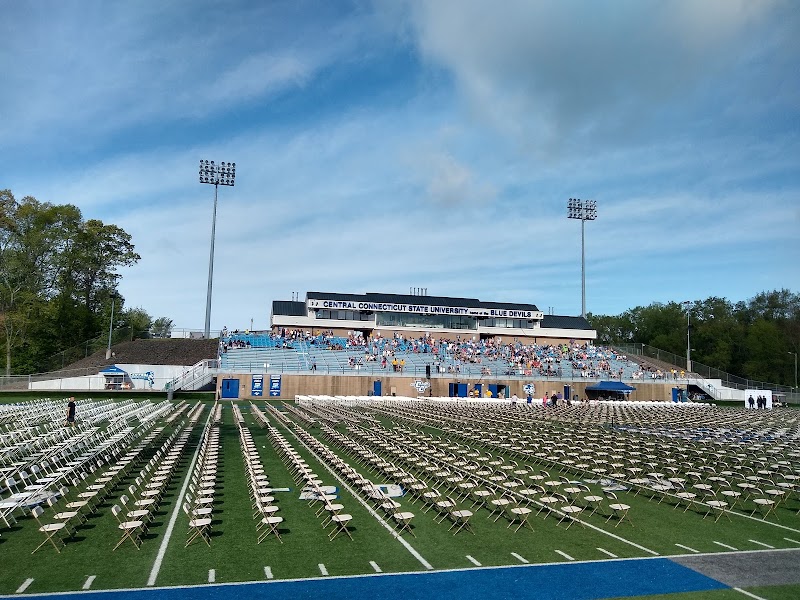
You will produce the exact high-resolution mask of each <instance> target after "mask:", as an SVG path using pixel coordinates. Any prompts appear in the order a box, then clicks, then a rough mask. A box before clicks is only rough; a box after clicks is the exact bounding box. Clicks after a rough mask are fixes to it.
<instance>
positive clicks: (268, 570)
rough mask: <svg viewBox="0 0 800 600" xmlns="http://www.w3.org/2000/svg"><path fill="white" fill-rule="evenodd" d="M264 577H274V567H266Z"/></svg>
mask: <svg viewBox="0 0 800 600" xmlns="http://www.w3.org/2000/svg"><path fill="white" fill-rule="evenodd" d="M264 577H266V578H267V579H272V578H273V577H274V575H273V574H272V567H264Z"/></svg>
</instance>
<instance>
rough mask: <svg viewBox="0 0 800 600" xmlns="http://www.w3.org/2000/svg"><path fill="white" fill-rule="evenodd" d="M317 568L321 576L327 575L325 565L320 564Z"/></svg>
mask: <svg viewBox="0 0 800 600" xmlns="http://www.w3.org/2000/svg"><path fill="white" fill-rule="evenodd" d="M317 566H318V567H319V572H320V573H322V574H323V575H327V574H328V569H326V568H325V565H323V564H322V563H319V564H318V565H317Z"/></svg>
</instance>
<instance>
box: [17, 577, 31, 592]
mask: <svg viewBox="0 0 800 600" xmlns="http://www.w3.org/2000/svg"><path fill="white" fill-rule="evenodd" d="M32 583H33V579H26V580H25V582H24V583H23V584H22V585H21V586H19V587H18V588H17V591H16V592H14V593H15V594H21V593H22V592H24V591H25V590H27V589H28V586H29V585H30V584H32Z"/></svg>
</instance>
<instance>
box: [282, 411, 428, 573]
mask: <svg viewBox="0 0 800 600" xmlns="http://www.w3.org/2000/svg"><path fill="white" fill-rule="evenodd" d="M284 428H285V429H286V431H288V432H289V433H291V434H292V436H293V437H294V439H296V440H297V441H298V442H299V443H300V444H301V445H302V446H303V448H305V449H306V450H307V451H308V452H310V453H311V455H312V456H313V457H314V458H315V459H316V460H317V462H319V464H321V465H322V466H323V467H324V468H325V470H326V471H328V473H330V474H331V475H333V477H334V478H335V479H336V481H338V482H339V483H340V484H341V485H342V487H343V488H344V489H346V490H347V491H348V492H350V495H351V496H353V498H355V499H356V500H357V501H358V503H359V504H361V506H363V507H364V508H366V509H367V512H369V514H371V515H372V516H373V517H375V518H376V519H377V520H378V523H380V524H381V525H383V526H384V527H385V528H386V530H387V531H388V532H389V533H391V534H392V537H394V538H395V539H396V540H397V541H398V542H400V543H401V544H402V545H403V546H404V547H405V549H406V550H408V551H409V552H410V553H411V555H412V556H413V557H414V558H416V559H417V560H418V561H419V562H420V563H421V564H422V566H423V567H425V568H426V569H428V570H432V569H433V565H432V564H431V563H429V562H428V561H427V560H425V558H424V557H423V556H422V555H421V554H420V553H419V552H417V550H416V549H415V548H414V547H413V546H412V545H411V544H409V543H408V542H407V541H406V540H404V539H403V536H401V535H400V534H399V533H397V531H395V528H394V527H392V526H391V525H389V523H387V522H386V521H385V520H384V519H383V518H382V517H381V516H380V515H379V514H378V513H376V512H375V511H374V510H373V509H372V507H371V506H370V505H369V504H367V503H366V502H365V501H364V500H363V499H362V498H361V496H360V495H359V494H357V493H356V492H354V491H353V489H352V488H351V487H350V486H349V485H347V483H346V482H345V480H344V479H342V478H341V477H339V474H338V473H337V472H336V471H334V470H333V469H332V468H331V467H330V466H329V465H328V463H327V462H325V461H324V460H322V458H320V457H319V456H317V453H316V452H314V451H313V450H312V449H311V448H309V447H308V446H307V445H306V444H305V443H304V442H303V440H301V439H300V437H299V436H298V435H297V434H296V433H295V432H294V430H293V429H292V428H291V427H286V426H284Z"/></svg>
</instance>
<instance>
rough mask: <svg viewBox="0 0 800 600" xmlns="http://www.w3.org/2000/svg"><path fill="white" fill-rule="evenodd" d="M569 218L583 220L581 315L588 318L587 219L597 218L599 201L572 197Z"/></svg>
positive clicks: (569, 205)
mask: <svg viewBox="0 0 800 600" xmlns="http://www.w3.org/2000/svg"><path fill="white" fill-rule="evenodd" d="M567 218H569V219H579V220H580V222H581V316H582V317H584V318H586V244H585V224H586V221H594V220H595V219H596V218H597V202H596V201H595V200H580V199H579V198H570V199H569V201H568V202H567Z"/></svg>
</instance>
